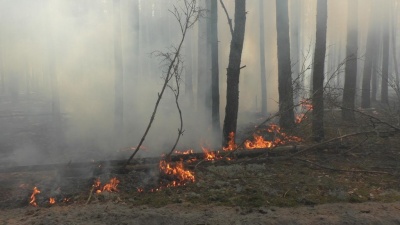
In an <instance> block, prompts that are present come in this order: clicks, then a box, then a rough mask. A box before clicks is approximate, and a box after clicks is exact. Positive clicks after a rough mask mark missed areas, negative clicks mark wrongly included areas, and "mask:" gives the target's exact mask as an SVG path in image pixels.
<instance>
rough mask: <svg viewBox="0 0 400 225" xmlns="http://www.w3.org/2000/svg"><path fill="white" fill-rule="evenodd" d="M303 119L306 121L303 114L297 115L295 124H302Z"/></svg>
mask: <svg viewBox="0 0 400 225" xmlns="http://www.w3.org/2000/svg"><path fill="white" fill-rule="evenodd" d="M304 119H307V116H306V114H304V113H300V114H297V115H296V118H295V123H301V122H303V120H304Z"/></svg>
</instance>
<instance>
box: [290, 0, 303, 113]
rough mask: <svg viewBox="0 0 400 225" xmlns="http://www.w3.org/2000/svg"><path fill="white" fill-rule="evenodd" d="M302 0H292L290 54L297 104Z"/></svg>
mask: <svg viewBox="0 0 400 225" xmlns="http://www.w3.org/2000/svg"><path fill="white" fill-rule="evenodd" d="M300 15H301V0H290V19H289V20H290V26H289V27H290V56H291V63H292V64H293V65H292V66H291V67H292V79H293V80H294V81H296V82H295V86H294V90H293V101H294V104H295V105H297V104H298V103H299V100H300V87H299V86H298V85H297V84H298V83H299V82H300V77H299V76H300V37H299V36H300V35H299V33H300V25H301V23H300V21H301V18H300V17H301V16H300Z"/></svg>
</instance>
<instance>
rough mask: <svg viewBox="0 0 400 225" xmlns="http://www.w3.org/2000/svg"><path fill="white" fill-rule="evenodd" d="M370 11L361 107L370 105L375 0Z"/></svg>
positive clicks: (374, 41) (375, 40)
mask: <svg viewBox="0 0 400 225" xmlns="http://www.w3.org/2000/svg"><path fill="white" fill-rule="evenodd" d="M371 8H372V9H371V13H370V18H369V25H368V37H367V44H366V53H365V60H364V74H363V78H362V90H361V107H362V108H369V107H370V106H371V74H372V64H373V62H374V55H375V54H377V53H376V47H377V44H378V43H377V33H376V28H377V24H376V21H377V20H375V19H374V18H375V15H376V14H377V7H376V2H373V3H372V4H371Z"/></svg>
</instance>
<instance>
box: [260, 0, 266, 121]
mask: <svg viewBox="0 0 400 225" xmlns="http://www.w3.org/2000/svg"><path fill="white" fill-rule="evenodd" d="M258 7H259V11H258V12H259V18H260V19H259V20H260V71H261V73H260V76H261V77H260V78H261V79H260V80H261V114H262V115H267V74H266V71H265V30H264V0H259V5H258Z"/></svg>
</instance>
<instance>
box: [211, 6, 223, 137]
mask: <svg viewBox="0 0 400 225" xmlns="http://www.w3.org/2000/svg"><path fill="white" fill-rule="evenodd" d="M209 35H210V42H211V95H212V105H211V112H212V113H211V114H212V127H213V131H214V133H215V134H216V135H217V134H221V127H220V126H221V125H220V118H219V64H218V0H211V18H210V34H209ZM219 140H220V139H219Z"/></svg>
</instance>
